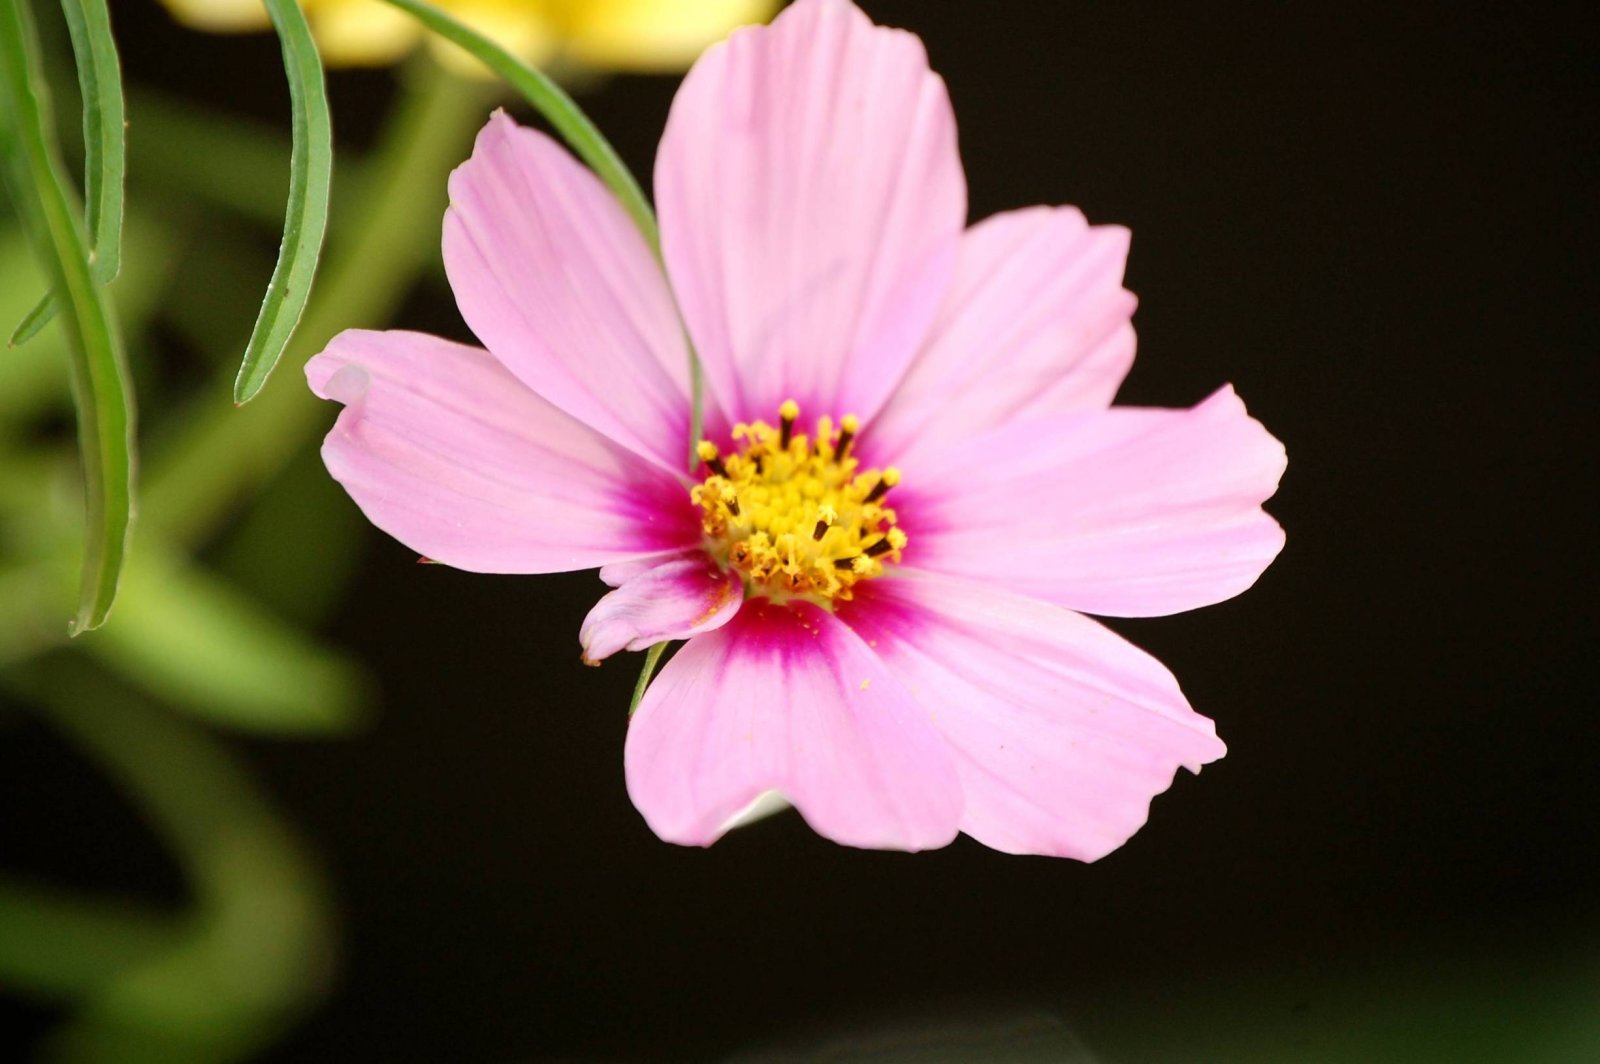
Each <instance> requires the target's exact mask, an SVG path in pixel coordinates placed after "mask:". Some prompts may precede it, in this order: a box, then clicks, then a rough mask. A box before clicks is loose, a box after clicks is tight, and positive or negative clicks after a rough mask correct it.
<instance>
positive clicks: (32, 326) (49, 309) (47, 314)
mask: <svg viewBox="0 0 1600 1064" xmlns="http://www.w3.org/2000/svg"><path fill="white" fill-rule="evenodd" d="M55 316H56V294H55V293H54V292H46V293H45V294H44V295H42V296H40V297H39V302H37V303H35V304H34V305H33V309H32V310H30V311H28V313H26V314H24V315H23V316H22V320H21V321H19V322H18V323H17V328H16V331H14V332H13V333H12V334H11V339H10V341H8V343H9V346H11V347H21V346H22V345H23V344H25V343H27V342H28V341H29V340H32V339H33V338H34V337H35V336H37V335H39V330H40V329H42V328H44V327H45V326H46V325H49V324H50V322H51V321H52V320H54V318H55Z"/></svg>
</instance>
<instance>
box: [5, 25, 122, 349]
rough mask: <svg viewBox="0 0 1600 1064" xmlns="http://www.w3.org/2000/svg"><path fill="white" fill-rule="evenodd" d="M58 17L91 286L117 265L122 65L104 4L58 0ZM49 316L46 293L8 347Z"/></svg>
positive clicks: (106, 280)
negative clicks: (74, 96) (65, 49)
mask: <svg viewBox="0 0 1600 1064" xmlns="http://www.w3.org/2000/svg"><path fill="white" fill-rule="evenodd" d="M61 13H62V14H63V15H65V16H66V20H67V32H68V33H70V34H71V36H72V52H73V55H74V57H75V58H76V59H77V64H78V88H79V90H80V91H79V95H80V96H81V97H82V98H83V196H84V200H85V201H86V203H87V205H88V208H87V209H88V214H89V221H88V228H89V240H90V247H91V248H92V249H93V250H92V252H91V255H90V260H89V263H90V273H91V274H92V276H93V277H94V279H95V281H96V283H98V284H110V283H111V282H112V281H113V280H115V279H116V276H117V271H118V270H119V269H120V268H121V266H122V197H123V185H124V183H125V175H126V171H127V153H126V148H125V142H126V138H125V135H124V134H125V130H126V128H127V121H126V116H125V109H124V106H123V100H122V64H121V62H120V61H119V60H118V58H117V44H116V41H115V40H114V39H113V38H112V36H111V13H110V11H108V10H107V8H106V0H61ZM55 314H56V300H55V293H54V292H46V293H45V294H44V296H43V298H41V299H40V300H39V302H38V303H37V304H35V305H34V308H33V309H32V310H30V311H29V312H28V314H27V316H26V317H24V318H23V319H22V323H21V324H20V325H18V326H17V330H16V332H14V333H13V334H12V335H11V346H12V347H16V346H17V345H18V344H23V343H26V342H28V340H30V339H32V338H33V337H34V336H35V335H36V334H37V333H38V332H39V330H40V329H42V328H44V327H45V326H46V325H47V324H49V322H50V320H51V319H52V318H54V317H55Z"/></svg>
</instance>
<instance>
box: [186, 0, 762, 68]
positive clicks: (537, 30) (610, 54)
mask: <svg viewBox="0 0 1600 1064" xmlns="http://www.w3.org/2000/svg"><path fill="white" fill-rule="evenodd" d="M434 2H435V4H436V5H437V6H438V7H440V8H441V9H443V10H444V11H446V12H448V13H449V14H451V15H453V16H455V17H456V18H457V19H459V20H461V21H462V22H463V23H465V24H466V25H468V26H470V27H472V28H473V29H475V30H477V31H479V32H480V33H483V34H484V35H486V36H488V37H489V38H491V39H492V40H494V41H495V42H496V43H497V44H499V45H500V46H501V47H503V48H505V49H507V50H509V51H511V52H513V53H514V54H516V55H517V56H519V57H520V58H522V59H524V60H525V61H527V62H530V63H539V64H543V63H548V62H550V61H551V60H552V59H555V58H558V57H559V58H560V59H561V60H563V61H565V62H570V63H574V64H577V65H580V66H585V67H592V68H595V69H601V70H646V71H657V70H682V69H683V68H684V67H686V66H688V65H689V64H690V63H691V62H693V61H694V57H695V56H696V55H698V54H700V50H701V49H703V48H704V47H705V46H706V45H708V44H710V43H711V42H712V41H715V40H718V39H720V38H721V37H722V36H724V35H725V34H726V33H727V32H728V31H729V30H731V29H733V28H734V27H735V26H740V25H743V24H744V23H747V22H759V21H761V20H763V19H765V18H767V17H768V16H770V15H771V14H772V10H773V8H774V7H776V6H777V5H776V0H434ZM162 3H164V4H165V5H166V6H167V9H168V10H170V11H171V12H172V14H173V16H174V17H176V18H177V19H178V20H179V21H180V22H183V23H184V24H186V25H189V26H193V27H194V28H195V29H200V30H207V31H209V32H212V33H251V32H258V31H261V30H265V29H267V28H268V27H269V25H270V22H269V20H268V18H267V9H266V5H265V4H263V3H262V0H162ZM300 6H301V7H303V8H304V9H305V12H306V17H307V18H308V20H309V21H310V23H311V29H312V32H313V33H314V34H315V35H316V38H317V46H318V48H319V49H321V52H322V56H323V58H324V59H325V60H326V61H327V62H329V63H330V64H332V65H335V66H373V65H381V64H384V63H392V62H394V61H395V60H397V59H399V58H401V57H402V56H403V55H405V54H406V53H407V52H409V51H411V50H412V49H413V48H414V47H416V45H417V44H418V43H419V42H420V41H421V40H422V39H423V37H424V33H423V30H422V28H421V27H420V26H419V25H418V24H417V22H416V20H415V19H413V18H412V17H411V16H410V15H408V14H406V13H405V12H404V11H401V10H400V9H399V8H395V7H391V6H390V5H389V4H386V3H384V2H383V0H301V4H300ZM430 39H431V42H432V44H433V46H434V47H435V48H437V49H439V50H440V54H441V55H443V56H444V57H445V58H447V59H449V60H450V61H451V62H452V63H455V64H456V65H458V66H462V67H463V69H467V70H475V69H477V68H476V67H473V66H468V65H463V64H464V63H466V62H469V61H468V60H467V57H466V55H465V53H463V52H461V51H460V50H459V49H457V48H455V46H454V45H452V44H449V43H448V42H446V41H443V40H441V39H438V38H433V37H431V35H430Z"/></svg>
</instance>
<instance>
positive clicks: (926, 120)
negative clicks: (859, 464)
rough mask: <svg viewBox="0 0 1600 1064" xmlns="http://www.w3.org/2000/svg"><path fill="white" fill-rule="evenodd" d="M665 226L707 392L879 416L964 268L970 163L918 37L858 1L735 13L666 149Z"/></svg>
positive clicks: (741, 411)
mask: <svg viewBox="0 0 1600 1064" xmlns="http://www.w3.org/2000/svg"><path fill="white" fill-rule="evenodd" d="M655 188H656V199H657V204H658V206H659V209H660V213H661V242H662V250H663V252H664V253H665V257H666V262H667V270H668V273H669V275H670V276H671V278H672V285H673V289H674V291H676V292H677V295H678V305H679V307H680V308H681V309H682V311H683V315H684V320H685V321H686V322H687V324H688V327H689V332H690V335H691V336H693V338H694V342H695V346H696V348H697V349H698V351H699V353H700V357H701V359H702V360H703V362H704V363H705V368H706V376H707V379H708V380H709V381H710V383H711V389H712V391H713V392H715V393H716V395H717V396H718V398H719V399H721V401H722V407H723V409H724V410H725V411H727V412H728V414H729V415H731V416H733V417H734V418H737V419H746V420H748V419H754V418H757V417H763V418H766V419H768V420H769V421H770V420H771V419H772V418H773V416H774V414H775V412H776V411H777V409H778V406H779V404H780V403H782V402H783V401H784V400H785V399H788V398H793V399H796V400H797V401H798V402H799V403H800V405H801V409H802V411H803V416H805V417H806V419H807V420H810V419H811V418H814V417H816V416H818V415H821V414H831V415H833V416H835V417H837V416H839V415H841V414H846V413H854V414H856V415H858V416H860V417H862V418H867V417H870V416H871V415H872V413H873V412H874V411H876V410H877V409H878V407H879V406H880V405H881V404H882V403H883V401H884V400H885V399H886V398H887V397H888V395H889V392H890V391H891V390H892V389H893V388H894V385H895V382H896V381H898V380H899V378H900V376H901V374H902V373H903V372H904V370H905V367H906V365H907V363H908V362H909V361H910V359H911V357H912V356H913V354H914V353H915V351H916V349H917V347H918V346H919V345H920V343H921V342H922V339H923V337H924V335H925V334H926V332H927V328H928V324H929V322H930V321H931V320H932V318H933V313H934V310H935V307H936V305H937V303H938V301H939V298H940V297H941V296H942V295H943V293H944V290H945V288H946V286H947V285H948V284H949V280H950V276H951V272H952V270H953V268H954V265H955V253H956V248H957V244H958V240H959V237H960V233H961V227H962V224H963V222H964V220H965V214H966V180H965V178H964V177H963V175H962V173H961V161H960V158H959V156H958V155H957V152H956V132H955V118H954V115H953V114H952V113H951V110H950V101H949V98H948V96H947V95H946V93H945V89H944V83H943V82H942V81H940V80H939V78H938V77H937V76H935V75H934V74H933V73H932V72H931V71H930V70H929V69H928V63H927V54H926V52H925V51H924V49H923V47H922V43H921V42H920V41H919V40H918V39H917V38H916V37H913V36H912V35H910V34H908V33H904V32H901V31H898V30H889V29H884V28H881V27H875V26H873V25H872V23H871V22H870V21H869V20H868V19H867V17H866V16H865V15H863V14H862V13H861V12H860V11H858V10H857V9H856V8H855V7H854V6H852V5H851V4H849V3H846V2H844V0H800V2H799V3H796V4H794V5H793V6H792V7H790V8H788V9H787V10H785V11H784V12H783V13H782V14H780V15H779V16H778V17H777V19H776V20H774V21H773V23H772V25H771V26H764V27H751V28H748V29H743V30H739V31H737V32H735V33H734V35H733V36H732V37H731V38H729V40H728V41H727V42H725V43H724V44H722V45H720V46H715V47H713V48H711V49H709V50H708V51H707V52H706V53H705V55H704V56H702V57H701V59H700V61H699V62H698V63H696V64H695V66H694V69H693V70H691V71H690V72H689V75H688V77H687V78H685V79H684V82H683V85H682V87H681V88H679V90H678V95H677V99H676V100H675V101H674V102H673V105H672V113H671V116H670V117H669V118H668V121H667V128H666V132H665V134H664V135H663V136H662V139H661V148H660V151H659V153H658V154H657V156H656V180H655Z"/></svg>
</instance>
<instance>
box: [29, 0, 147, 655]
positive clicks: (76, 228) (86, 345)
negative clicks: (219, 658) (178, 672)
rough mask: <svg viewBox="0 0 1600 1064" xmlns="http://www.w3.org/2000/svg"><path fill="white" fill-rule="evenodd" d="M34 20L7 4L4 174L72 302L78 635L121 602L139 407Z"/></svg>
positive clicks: (55, 282)
mask: <svg viewBox="0 0 1600 1064" xmlns="http://www.w3.org/2000/svg"><path fill="white" fill-rule="evenodd" d="M48 110H49V102H48V94H47V93H46V90H45V81H44V75H43V73H42V71H41V69H40V65H39V56H38V42H37V38H36V37H35V35H34V30H33V22H32V18H31V15H30V14H29V12H28V9H27V7H26V6H25V5H23V4H20V3H5V4H0V169H3V171H4V176H5V182H6V186H7V188H8V189H9V191H10V193H11V198H12V200H13V201H14V202H15V204H16V207H17V213H18V214H19V215H20V216H21V217H22V219H23V221H24V223H25V225H26V228H27V230H28V234H29V237H30V239H31V241H32V242H33V245H34V252H35V255H36V256H37V257H38V258H39V259H40V260H41V261H42V263H43V265H44V266H45V268H46V270H47V271H48V274H49V276H50V279H51V288H52V290H53V291H54V292H56V293H57V294H58V295H59V296H60V297H61V298H62V300H63V306H64V309H65V310H66V311H67V313H66V317H65V322H66V326H67V333H68V339H69V341H70V346H71V350H72V354H73V358H72V360H71V371H72V393H73V400H74V402H75V403H76V405H77V411H78V442H79V451H80V453H81V455H82V461H83V473H84V496H85V504H84V511H85V513H84V516H85V539H86V542H85V548H84V566H83V581H82V587H81V590H80V592H79V596H78V612H77V616H76V618H75V619H74V621H73V623H72V626H71V629H70V630H71V631H72V633H73V634H77V633H78V632H81V631H84V630H85V629H89V628H96V627H98V626H99V625H101V624H102V623H104V621H105V619H106V616H107V615H108V614H109V613H110V611H111V604H112V602H113V601H114V600H115V599H116V594H117V580H118V577H119V575H120V573H121V571H122V559H123V555H124V554H125V552H126V550H127V539H128V526H129V519H130V511H131V508H132V498H133V397H132V391H131V388H130V386H129V384H128V379H127V369H126V367H125V365H124V363H123V357H122V342H121V338H120V336H119V335H118V333H117V331H116V329H115V327H114V325H113V318H112V314H111V307H110V304H109V303H108V301H107V299H106V294H105V289H104V288H102V287H101V286H100V285H98V284H96V283H95V280H94V277H93V276H92V274H91V272H90V268H89V250H88V241H87V238H86V236H85V234H84V229H83V221H82V219H81V218H80V217H79V214H78V210H77V208H76V204H75V203H74V201H73V196H72V194H71V192H69V191H68V184H67V181H66V180H65V178H64V177H63V176H62V174H63V167H62V165H61V161H60V158H59V153H58V151H57V149H56V144H55V141H54V140H53V139H52V137H51V135H50V133H49V130H50V129H51V128H52V127H51V124H50V122H49V120H48Z"/></svg>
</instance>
